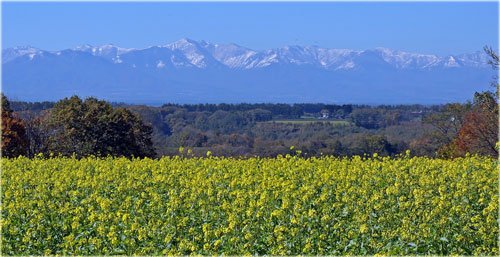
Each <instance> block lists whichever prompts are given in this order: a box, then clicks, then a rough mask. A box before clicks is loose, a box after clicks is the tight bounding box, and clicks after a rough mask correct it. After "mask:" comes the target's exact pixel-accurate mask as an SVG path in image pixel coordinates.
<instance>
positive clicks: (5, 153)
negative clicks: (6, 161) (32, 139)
mask: <svg viewBox="0 0 500 257" xmlns="http://www.w3.org/2000/svg"><path fill="white" fill-rule="evenodd" d="M1 112H2V123H1V126H0V127H1V130H2V141H1V142H0V145H1V148H2V157H17V156H19V155H26V150H27V148H28V138H27V137H26V128H25V127H24V124H23V122H22V121H21V119H18V118H16V117H14V116H13V112H12V109H10V104H9V101H8V100H7V97H5V95H3V94H2V109H1Z"/></svg>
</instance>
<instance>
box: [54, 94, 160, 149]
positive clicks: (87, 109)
mask: <svg viewBox="0 0 500 257" xmlns="http://www.w3.org/2000/svg"><path fill="white" fill-rule="evenodd" d="M46 124H47V126H48V131H49V139H48V149H49V151H51V152H54V153H57V154H62V155H66V156H67V155H72V154H76V155H77V156H88V155H97V156H106V155H112V156H126V157H132V156H135V157H153V156H155V151H154V148H153V144H152V141H151V134H152V128H151V126H148V125H145V124H144V123H143V122H142V121H141V119H140V118H139V117H138V116H137V115H135V114H133V113H132V112H131V111H129V110H127V109H124V108H113V107H112V106H111V105H110V104H109V103H107V102H106V101H100V100H97V99H96V98H87V99H86V100H84V101H82V100H81V99H80V98H79V97H77V96H73V97H71V98H65V99H63V100H61V101H59V102H57V103H56V104H55V105H54V108H53V109H52V110H51V111H50V112H49V114H48V115H47V118H46Z"/></svg>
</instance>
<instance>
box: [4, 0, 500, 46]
mask: <svg viewBox="0 0 500 257" xmlns="http://www.w3.org/2000/svg"><path fill="white" fill-rule="evenodd" d="M183 37H187V38H192V39H196V40H206V41H209V42H214V43H237V44H239V45H243V46H247V47H249V48H253V49H257V50H260V49H267V48H275V47H281V46H284V45H319V46H322V47H331V48H352V49H369V48H375V47H388V48H393V49H398V50H406V51H413V52H420V53H432V54H440V55H445V54H458V53H464V52H473V51H478V50H481V49H482V47H483V46H484V45H492V46H494V47H497V46H498V3H495V2H487V3H486V2H483V3H472V2H469V3H465V2H456V3H450V2H447V3H443V2H441V3H435V2H427V3H422V2H421V3H415V2H414V3H394V2H378V3H355V2H351V3H342V2H329V3H324V2H323V3H255V2H254V3H242V2H240V3H165V2H164V3H95V2H87V3H68V2H66V3H62V2H60V3H5V2H3V3H2V47H3V48H7V47H13V46H18V45H32V46H35V47H39V48H42V49H46V50H60V49H66V48H72V47H75V46H77V45H82V44H91V45H101V44H107V43H113V44H116V45H119V46H123V47H134V48H144V47H147V46H151V45H162V44H166V43H170V42H173V41H175V40H178V39H180V38H183Z"/></svg>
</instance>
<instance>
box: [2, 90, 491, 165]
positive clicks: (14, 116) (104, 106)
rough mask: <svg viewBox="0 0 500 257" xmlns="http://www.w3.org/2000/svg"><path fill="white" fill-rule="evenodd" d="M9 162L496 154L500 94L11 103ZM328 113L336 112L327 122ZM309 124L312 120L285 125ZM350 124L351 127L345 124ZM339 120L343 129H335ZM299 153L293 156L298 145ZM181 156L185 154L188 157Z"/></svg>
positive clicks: (5, 130) (5, 116)
mask: <svg viewBox="0 0 500 257" xmlns="http://www.w3.org/2000/svg"><path fill="white" fill-rule="evenodd" d="M2 110H3V111H2V155H3V156H9V157H15V156H19V155H26V156H35V155H37V154H44V155H47V156H48V155H50V154H53V155H64V156H70V155H73V154H75V155H76V156H88V155H95V156H106V155H113V156H126V157H132V156H135V157H156V156H162V155H177V154H184V155H187V151H188V149H189V155H191V156H203V155H205V153H206V152H207V151H211V152H212V153H213V154H214V155H221V156H222V155H223V156H276V155H278V154H288V153H292V152H295V151H296V150H300V151H301V152H302V154H303V155H304V156H319V155H336V156H352V155H363V154H372V153H378V154H379V155H388V156H391V155H397V154H400V153H403V152H405V151H406V150H410V151H411V153H412V154H414V155H423V156H432V157H456V156H463V155H465V154H466V153H477V154H481V155H491V156H496V155H497V153H498V152H497V151H498V148H497V146H496V142H497V135H498V123H497V122H496V121H497V117H498V104H497V101H496V96H495V94H493V93H491V92H484V93H477V94H476V95H475V97H474V100H473V102H470V103H466V104H446V105H439V106H421V105H401V106H364V105H324V104H295V105H287V104H220V105H213V104H204V105H174V104H166V105H163V106H161V107H151V106H137V105H123V104H110V103H107V102H105V101H100V100H97V99H95V98H87V99H85V100H82V99H80V98H78V97H77V96H74V97H71V98H67V99H63V100H61V101H59V102H57V103H50V102H45V103H26V102H9V101H8V99H7V98H6V97H5V96H3V97H2ZM324 113H329V114H330V115H329V117H328V118H324V116H322V115H324ZM301 119H304V120H307V122H282V121H297V120H299V121H300V120H301ZM338 121H342V122H338ZM336 122H338V123H336ZM292 146H293V148H294V150H293V151H291V150H290V148H291V147H292ZM179 149H185V151H184V153H182V152H179Z"/></svg>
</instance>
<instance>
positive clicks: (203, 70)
mask: <svg viewBox="0 0 500 257" xmlns="http://www.w3.org/2000/svg"><path fill="white" fill-rule="evenodd" d="M487 62H488V57H487V55H486V54H485V53H483V52H481V51H477V52H474V53H468V54H459V55H449V56H437V55H432V54H419V53H409V52H403V51H397V50H391V49H387V48H375V49H370V50H351V49H331V48H322V47H318V46H285V47H282V48H277V49H270V50H263V51H256V50H252V49H249V48H246V47H243V46H239V45H236V44H214V43H208V42H205V41H195V40H191V39H181V40H178V41H176V42H173V43H170V44H166V45H160V46H152V47H147V48H144V49H132V48H122V47H118V46H115V45H112V44H108V45H102V46H91V45H82V46H78V47H76V48H73V49H66V50H61V51H45V50H41V49H37V48H34V47H29V46H28V47H15V48H9V49H4V50H3V51H2V65H3V76H2V84H3V91H5V92H6V93H7V94H12V95H13V96H14V97H18V98H20V99H26V100H53V99H58V98H61V97H64V96H68V95H71V94H79V95H94V96H97V97H101V98H106V99H110V100H116V101H132V102H133V101H136V102H137V101H139V102H148V101H149V102H158V101H164V102H167V101H177V102H238V101H246V102H263V101H271V102H272V101H278V102H325V101H326V102H365V103H385V102H387V103H404V102H408V103H409V102H419V103H434V102H444V101H463V100H465V99H467V98H470V95H468V94H471V93H473V92H474V91H477V90H481V89H484V87H485V86H487V85H488V81H489V80H491V76H490V75H491V74H493V71H492V70H491V68H490V67H489V65H488V63H487ZM465 83H467V84H465ZM39 90H40V92H38V91H39ZM420 90H423V91H420ZM374 91H375V92H374ZM364 92H366V93H364ZM368 92H370V93H368ZM367 93H368V94H367ZM422 93H423V94H422ZM429 94H430V95H429Z"/></svg>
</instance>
